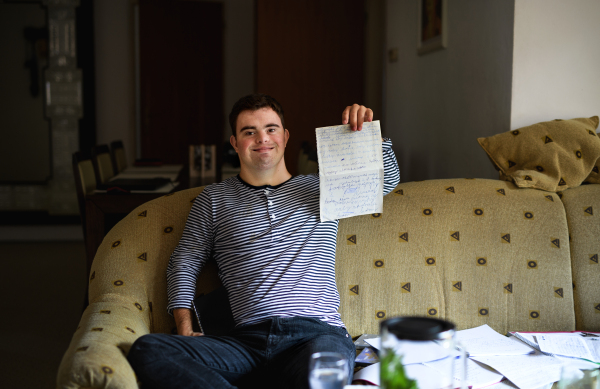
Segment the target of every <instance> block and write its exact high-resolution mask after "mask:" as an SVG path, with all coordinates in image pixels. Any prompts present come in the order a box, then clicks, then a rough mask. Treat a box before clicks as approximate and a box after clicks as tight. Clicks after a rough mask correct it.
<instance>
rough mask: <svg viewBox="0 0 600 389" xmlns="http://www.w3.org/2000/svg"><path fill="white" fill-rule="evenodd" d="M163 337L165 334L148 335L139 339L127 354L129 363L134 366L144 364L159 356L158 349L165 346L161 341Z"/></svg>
mask: <svg viewBox="0 0 600 389" xmlns="http://www.w3.org/2000/svg"><path fill="white" fill-rule="evenodd" d="M162 336H163V334H147V335H142V336H140V337H139V338H137V339H136V340H135V342H133V344H132V345H131V348H130V349H129V353H128V354H127V360H128V361H129V363H130V364H131V365H132V366H133V365H135V364H136V363H137V362H140V363H144V362H145V361H147V360H148V359H149V358H153V357H155V356H158V353H157V352H156V351H157V349H158V348H162V346H163V345H164V342H162V341H161V340H160V338H162Z"/></svg>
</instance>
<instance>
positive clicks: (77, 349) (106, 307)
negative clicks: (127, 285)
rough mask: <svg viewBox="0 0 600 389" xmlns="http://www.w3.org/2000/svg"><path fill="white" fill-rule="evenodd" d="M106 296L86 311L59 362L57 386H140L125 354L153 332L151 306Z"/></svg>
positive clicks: (69, 387)
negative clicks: (137, 341) (144, 336)
mask: <svg viewBox="0 0 600 389" xmlns="http://www.w3.org/2000/svg"><path fill="white" fill-rule="evenodd" d="M103 297H104V298H103V301H98V302H95V303H92V304H91V305H89V306H88V307H87V309H86V310H85V312H84V313H83V316H82V318H81V321H80V323H79V326H78V327H77V330H76V331H75V334H74V335H73V339H72V340H71V344H70V345H69V348H68V350H67V352H66V353H65V355H64V357H63V359H62V362H61V364H60V367H59V370H58V376H57V388H65V389H66V388H68V389H72V388H73V389H74V388H115V389H116V388H119V389H129V388H131V389H133V388H138V384H137V382H136V377H135V374H134V372H133V369H132V368H131V366H130V365H129V362H127V359H126V355H127V353H128V352H129V349H130V348H131V345H132V344H133V342H134V341H135V340H136V339H137V338H138V337H140V336H142V335H145V334H148V333H149V332H150V330H149V326H148V323H149V320H150V319H149V316H150V315H149V312H148V311H149V310H148V309H144V307H142V306H140V305H139V304H137V305H136V303H134V302H129V301H125V300H124V299H123V297H122V296H114V295H113V296H103ZM111 297H112V298H111ZM106 300H109V301H106ZM110 300H113V301H110Z"/></svg>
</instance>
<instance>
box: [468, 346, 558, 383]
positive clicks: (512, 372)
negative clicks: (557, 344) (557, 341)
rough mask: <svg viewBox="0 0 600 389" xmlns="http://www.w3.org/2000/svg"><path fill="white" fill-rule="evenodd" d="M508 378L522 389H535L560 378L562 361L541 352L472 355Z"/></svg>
mask: <svg viewBox="0 0 600 389" xmlns="http://www.w3.org/2000/svg"><path fill="white" fill-rule="evenodd" d="M472 359H474V360H476V361H478V362H481V363H484V364H486V365H488V366H490V367H492V368H494V369H495V370H497V371H498V372H499V373H501V374H502V375H504V376H505V377H506V378H508V379H509V380H510V381H511V382H512V383H513V384H515V385H517V386H518V387H519V388H520V389H535V388H538V387H540V386H542V385H547V384H550V383H553V382H556V381H558V380H559V379H560V369H561V366H562V361H561V360H560V359H558V358H554V357H550V356H548V355H544V354H542V353H540V352H537V351H536V352H535V353H534V354H527V355H494V356H480V357H472Z"/></svg>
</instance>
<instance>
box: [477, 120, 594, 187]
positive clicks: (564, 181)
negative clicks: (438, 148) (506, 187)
mask: <svg viewBox="0 0 600 389" xmlns="http://www.w3.org/2000/svg"><path fill="white" fill-rule="evenodd" d="M597 127H598V116H594V117H591V118H579V119H571V120H559V119H557V120H553V121H550V122H542V123H537V124H534V125H531V126H528V127H523V128H519V129H517V130H514V131H509V132H505V133H502V134H498V135H494V136H491V137H488V138H479V139H477V141H478V142H479V144H480V145H481V147H482V148H483V149H484V150H485V152H486V153H487V154H488V156H489V157H490V159H491V160H492V162H493V163H494V166H495V167H496V169H498V170H499V171H500V179H505V180H510V181H514V183H515V184H516V185H517V186H519V187H521V188H536V189H542V190H547V191H552V192H556V191H557V190H564V189H568V188H575V187H577V186H579V185H581V183H582V182H583V181H584V180H588V181H590V182H593V183H594V182H595V180H596V179H598V178H599V177H600V176H598V175H592V173H596V172H593V169H595V168H596V169H597V168H598V167H597V164H599V162H598V160H599V158H600V138H598V136H596V132H595V130H596V128H597ZM588 176H591V177H588Z"/></svg>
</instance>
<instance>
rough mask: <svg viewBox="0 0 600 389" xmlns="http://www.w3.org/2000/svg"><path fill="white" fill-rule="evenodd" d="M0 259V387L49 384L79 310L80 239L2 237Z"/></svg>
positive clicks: (82, 264)
mask: <svg viewBox="0 0 600 389" xmlns="http://www.w3.org/2000/svg"><path fill="white" fill-rule="evenodd" d="M0 262H1V264H2V265H1V268H0V269H1V270H0V285H1V287H0V292H1V293H2V296H4V298H3V299H1V300H0V312H2V314H1V315H2V316H1V317H2V319H1V320H0V355H1V356H2V357H1V359H2V362H1V363H0V387H2V388H3V389H13V388H55V387H56V372H57V370H58V366H59V364H60V361H61V359H62V356H63V354H64V352H65V351H66V349H67V347H68V345H69V342H70V341H71V337H72V335H73V333H74V331H75V329H76V328H77V324H78V323H79V319H80V317H81V313H82V309H83V299H84V293H85V288H86V280H87V275H86V274H85V249H84V245H83V242H82V241H76V242H50V243H44V242H35V243H31V242H17V243H7V242H2V243H0Z"/></svg>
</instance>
